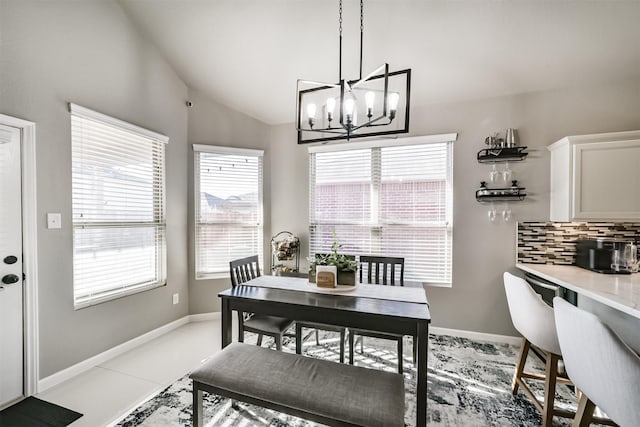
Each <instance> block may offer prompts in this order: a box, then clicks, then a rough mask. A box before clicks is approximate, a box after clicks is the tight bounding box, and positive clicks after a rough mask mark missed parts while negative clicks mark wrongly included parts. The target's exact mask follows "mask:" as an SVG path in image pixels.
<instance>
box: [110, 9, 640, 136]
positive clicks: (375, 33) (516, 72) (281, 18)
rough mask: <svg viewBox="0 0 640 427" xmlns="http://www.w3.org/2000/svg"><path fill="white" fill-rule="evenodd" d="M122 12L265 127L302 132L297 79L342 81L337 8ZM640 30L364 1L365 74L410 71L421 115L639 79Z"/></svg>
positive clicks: (355, 26) (346, 32) (567, 18)
mask: <svg viewBox="0 0 640 427" xmlns="http://www.w3.org/2000/svg"><path fill="white" fill-rule="evenodd" d="M118 1H119V2H120V4H121V5H122V6H123V8H124V10H125V12H126V13H127V14H128V15H129V16H130V18H131V20H132V21H133V23H134V25H136V26H137V27H139V28H140V31H141V32H142V33H143V35H144V36H145V37H148V38H149V39H150V40H151V41H152V43H154V44H155V45H156V46H157V47H158V49H159V50H160V51H161V52H162V53H163V54H164V55H165V57H166V58H167V60H168V61H169V62H170V63H171V64H172V66H173V67H174V68H175V70H176V72H177V73H178V74H179V75H180V76H181V78H182V79H183V80H184V81H185V82H186V84H187V85H188V86H189V87H190V88H192V89H194V90H198V91H201V92H203V93H205V94H207V95H209V96H211V97H212V98H213V99H215V100H216V101H218V102H220V103H222V104H224V105H227V106H229V107H231V108H233V109H235V110H238V111H241V112H243V113H245V114H248V115H250V116H252V117H255V118H257V119H259V120H262V121H264V122H265V123H268V124H280V123H288V122H293V121H294V116H295V95H296V92H295V91H296V81H297V79H307V80H316V81H326V82H336V81H337V79H338V1H337V0H188V1H187V0H118ZM343 9H344V12H343V37H344V40H343V76H344V77H347V78H356V77H357V76H358V57H359V30H360V22H359V21H360V18H359V12H360V4H359V2H358V1H357V0H344V6H343ZM639 20H640V1H639V0H617V1H612V0H592V1H586V0H563V1H560V0H512V1H507V0H502V1H499V0H459V1H455V0H365V2H364V60H363V63H364V66H363V68H364V70H363V72H364V74H367V71H368V70H373V69H374V68H376V67H377V66H378V65H380V64H382V63H384V62H387V63H389V65H390V68H391V70H399V69H404V68H411V69H412V73H413V76H412V96H411V102H412V105H429V104H438V103H448V102H460V101H467V100H473V99H481V98H491V97H497V96H504V95H513V94H519V93H527V92H535V91H544V90H551V89H558V88H562V87H568V86H579V85H588V84H599V83H605V82H611V81H616V80H622V79H630V78H640V24H639Z"/></svg>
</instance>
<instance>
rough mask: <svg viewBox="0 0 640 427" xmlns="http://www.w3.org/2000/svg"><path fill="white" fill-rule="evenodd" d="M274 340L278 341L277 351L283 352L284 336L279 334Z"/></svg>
mask: <svg viewBox="0 0 640 427" xmlns="http://www.w3.org/2000/svg"><path fill="white" fill-rule="evenodd" d="M273 338H274V339H275V340H276V350H278V351H282V335H280V334H278V335H276V336H274V337H273Z"/></svg>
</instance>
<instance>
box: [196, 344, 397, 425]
mask: <svg viewBox="0 0 640 427" xmlns="http://www.w3.org/2000/svg"><path fill="white" fill-rule="evenodd" d="M190 377H191V379H192V380H193V426H194V427H195V426H198V427H200V426H202V421H203V420H202V418H203V411H202V392H203V391H206V392H208V393H213V394H217V395H220V396H225V397H228V398H230V399H234V400H239V401H242V402H246V403H250V404H253V405H258V406H262V407H264V408H268V409H273V410H275V411H278V412H284V413H287V414H290V415H294V416H297V417H301V418H305V419H308V420H311V421H315V422H319V423H322V424H326V425H330V426H366V427H376V426H385V427H392V426H398V427H403V426H404V378H403V377H402V376H401V375H399V374H396V373H392V372H384V371H379V370H375V369H367V368H362V367H359V366H353V365H344V364H341V363H335V362H330V361H327V360H319V359H313V358H310V357H304V356H301V355H298V354H291V353H283V352H281V351H275V350H269V349H266V348H262V347H258V346H255V345H250V344H243V343H232V344H230V345H228V346H227V347H225V348H224V349H223V350H222V351H221V352H219V353H217V354H216V355H214V356H213V357H212V358H211V359H210V360H209V361H207V362H206V363H204V364H203V365H202V366H200V367H199V368H198V369H196V370H194V371H193V372H192V373H191V375H190Z"/></svg>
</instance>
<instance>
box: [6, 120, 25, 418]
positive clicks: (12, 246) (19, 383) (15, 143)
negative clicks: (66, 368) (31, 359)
mask: <svg viewBox="0 0 640 427" xmlns="http://www.w3.org/2000/svg"><path fill="white" fill-rule="evenodd" d="M20 163H21V159H20V130H19V129H17V128H13V127H9V126H4V125H0V407H3V406H5V405H7V404H8V403H9V402H12V401H14V400H17V399H19V398H21V397H22V396H23V377H24V374H23V361H24V357H23V321H22V309H23V290H22V220H21V218H22V207H21V200H22V198H21V193H22V192H21V173H20Z"/></svg>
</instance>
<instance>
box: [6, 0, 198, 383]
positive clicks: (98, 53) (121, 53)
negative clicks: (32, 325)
mask: <svg viewBox="0 0 640 427" xmlns="http://www.w3.org/2000/svg"><path fill="white" fill-rule="evenodd" d="M0 31H1V33H0V112H2V113H3V114H7V115H11V116H15V117H19V118H22V119H25V120H29V121H32V122H35V123H36V133H37V141H36V145H37V153H36V156H37V192H38V194H37V203H38V210H37V219H38V229H37V237H38V263H39V266H38V275H39V279H40V281H39V292H38V298H39V327H40V377H41V378H43V377H47V376H48V375H51V374H53V373H55V372H57V371H59V370H61V369H63V368H66V367H69V366H71V365H73V364H74V363H77V362H79V361H82V360H84V359H86V358H88V357H91V356H93V355H95V354H97V353H100V352H102V351H105V350H107V349H109V348H111V347H114V346H116V345H118V344H121V343H122V342H124V341H126V340H128V339H131V338H134V337H136V336H139V335H141V334H143V333H145V332H148V331H149V330H152V329H154V328H157V327H159V326H161V325H164V324H166V323H169V322H171V321H173V320H175V319H178V318H181V317H183V316H185V315H186V314H188V310H189V307H188V306H189V304H188V303H189V300H188V297H187V294H188V287H187V264H188V260H187V193H186V188H187V182H186V181H187V174H186V165H187V153H188V151H187V110H186V108H185V104H184V103H185V100H186V97H187V87H186V86H185V84H184V83H183V82H182V81H181V80H180V78H179V77H178V76H177V75H176V74H175V73H174V71H173V70H172V69H171V68H170V67H169V66H168V65H167V63H166V62H165V61H164V60H163V59H162V58H161V57H160V55H159V54H158V52H157V51H156V50H155V48H153V47H152V46H151V45H149V44H148V43H147V42H146V41H144V40H143V39H142V38H141V37H140V36H139V35H138V33H137V31H136V30H135V29H134V28H133V27H132V26H131V24H130V22H129V20H128V18H127V17H126V16H125V14H124V13H123V12H122V10H121V9H120V7H119V6H118V5H117V4H115V3H113V2H105V1H90V2H87V1H82V2H80V1H77V2H70V1H25V0H1V1H0ZM69 101H72V102H74V103H77V104H79V105H82V106H85V107H88V108H91V109H95V110H97V111H100V112H102V113H105V114H109V115H112V116H114V117H117V118H120V119H123V120H126V121H129V122H132V123H135V124H137V125H139V126H142V127H145V128H148V129H151V130H154V131H157V132H160V133H163V134H165V135H168V136H169V137H170V142H169V145H168V147H167V156H166V157H167V180H166V182H167V255H168V266H167V267H168V268H167V272H168V279H167V286H164V287H161V288H158V289H155V290H151V291H147V292H143V293H139V294H136V295H134V296H130V297H127V298H121V299H118V300H115V301H111V302H107V303H104V304H100V305H97V306H95V307H89V308H85V309H82V310H77V311H74V310H73V276H72V265H73V264H72V247H73V243H72V229H71V225H72V224H71V134H70V117H69V112H68V108H67V102H69ZM47 212H61V213H62V229H60V230H48V229H46V228H45V218H46V213H47ZM175 292H178V293H180V296H181V299H180V304H177V305H172V301H171V295H172V294H173V293H175Z"/></svg>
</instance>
